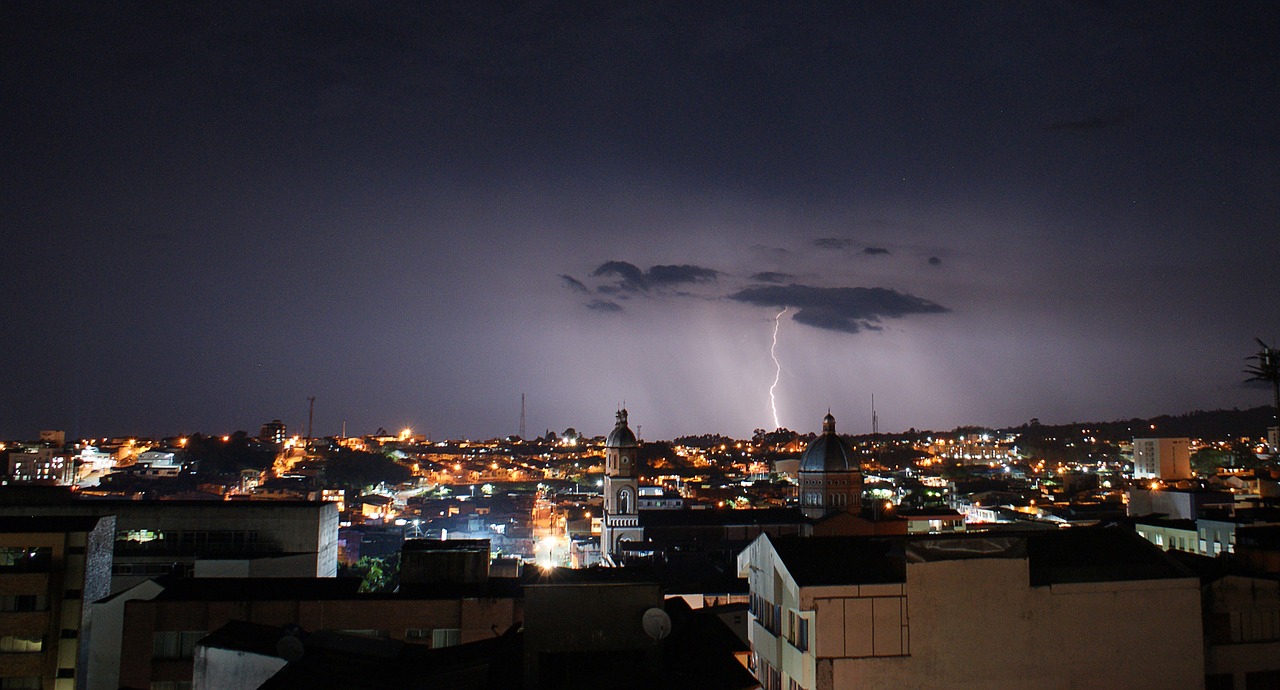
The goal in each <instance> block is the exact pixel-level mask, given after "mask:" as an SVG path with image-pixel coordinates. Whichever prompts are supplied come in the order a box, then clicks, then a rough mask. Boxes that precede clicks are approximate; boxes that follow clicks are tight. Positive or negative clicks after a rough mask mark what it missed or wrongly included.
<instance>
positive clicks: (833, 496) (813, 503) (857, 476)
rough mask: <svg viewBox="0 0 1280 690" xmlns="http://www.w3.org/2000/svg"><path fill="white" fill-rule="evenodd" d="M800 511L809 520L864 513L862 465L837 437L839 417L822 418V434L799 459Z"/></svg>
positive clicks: (828, 415)
mask: <svg viewBox="0 0 1280 690" xmlns="http://www.w3.org/2000/svg"><path fill="white" fill-rule="evenodd" d="M800 509H801V510H802V511H804V514H805V516H806V517H811V518H819V517H822V516H823V515H827V514H829V513H838V512H841V511H848V512H851V513H857V512H860V511H861V510H862V465H861V464H860V463H859V462H858V460H857V458H856V456H854V454H853V449H852V448H850V447H849V444H847V443H845V442H844V439H842V438H840V437H839V436H837V435H836V418H835V417H832V416H831V413H830V412H828V413H827V416H826V417H823V418H822V435H821V436H819V437H818V438H815V439H813V442H811V443H810V444H809V447H808V448H807V449H805V451H804V456H803V457H802V458H801V459H800Z"/></svg>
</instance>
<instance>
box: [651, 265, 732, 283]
mask: <svg viewBox="0 0 1280 690" xmlns="http://www.w3.org/2000/svg"><path fill="white" fill-rule="evenodd" d="M719 275H720V274H719V273H718V272H717V271H714V270H712V269H710V268H703V267H702V266H693V265H690V264H680V265H678V266H654V267H652V268H650V269H649V271H648V272H647V273H645V277H646V278H648V279H649V284H650V285H653V286H663V285H685V284H688V283H709V282H711V281H714V280H715V279H716V277H717V276H719Z"/></svg>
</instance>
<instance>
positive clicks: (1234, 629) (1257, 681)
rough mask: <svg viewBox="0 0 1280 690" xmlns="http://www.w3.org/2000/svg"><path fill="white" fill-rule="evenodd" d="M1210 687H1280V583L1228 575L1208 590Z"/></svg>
mask: <svg viewBox="0 0 1280 690" xmlns="http://www.w3.org/2000/svg"><path fill="white" fill-rule="evenodd" d="M1204 630H1205V650H1206V657H1205V688H1206V690H1250V689H1252V688H1275V687H1280V582H1277V581H1276V578H1275V577H1274V576H1271V577H1259V576H1252V575H1242V574H1226V575H1223V576H1221V577H1218V578H1215V579H1213V580H1212V581H1211V582H1209V583H1208V584H1206V585H1205V587H1204Z"/></svg>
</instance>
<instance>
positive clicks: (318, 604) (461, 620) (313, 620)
mask: <svg viewBox="0 0 1280 690" xmlns="http://www.w3.org/2000/svg"><path fill="white" fill-rule="evenodd" d="M522 616H523V607H522V606H521V603H520V601H519V600H516V599H438V600H434V599H409V598H402V597H386V598H374V597H361V598H358V599H340V600H320V601H296V600H295V601H243V600H242V601H164V600H135V601H130V602H128V603H127V604H126V608H125V618H124V626H123V633H122V639H123V643H122V645H121V654H120V659H121V660H120V684H121V685H126V686H131V687H138V688H146V687H150V684H151V683H152V682H153V681H168V680H191V678H192V657H191V656H186V657H185V658H179V659H156V658H153V655H152V652H153V643H154V640H155V636H156V634H157V633H169V632H177V633H183V632H187V633H193V634H194V633H208V632H209V631H212V630H217V629H218V628H220V627H222V626H223V625H225V624H226V623H228V622H230V621H233V620H239V621H246V622H249V623H260V624H263V625H272V626H282V625H288V624H294V625H298V626H300V627H301V628H302V629H303V630H306V631H316V630H335V631H360V633H361V634H370V635H376V636H380V637H386V638H389V639H394V640H405V639H408V641H411V642H416V643H421V644H429V643H430V641H431V640H432V631H433V630H457V631H458V632H457V641H458V643H467V642H474V641H477V640H483V639H488V638H490V637H493V636H494V635H495V634H496V633H495V632H494V631H495V630H497V632H498V633H501V632H505V631H506V630H507V629H508V628H510V627H511V625H512V624H513V623H515V622H516V621H519V620H522ZM200 636H203V635H200ZM197 639H198V638H197ZM192 651H194V650H192Z"/></svg>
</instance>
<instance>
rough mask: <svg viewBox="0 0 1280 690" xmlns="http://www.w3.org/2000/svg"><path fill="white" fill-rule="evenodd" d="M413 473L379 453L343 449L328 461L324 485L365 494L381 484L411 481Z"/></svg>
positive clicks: (326, 462) (326, 461)
mask: <svg viewBox="0 0 1280 690" xmlns="http://www.w3.org/2000/svg"><path fill="white" fill-rule="evenodd" d="M412 476H413V471H412V470H410V469H409V468H408V467H405V466H404V465H401V464H400V463H398V462H396V461H395V460H392V459H391V458H388V457H387V456H385V455H379V454H378V453H365V452H360V451H350V450H345V449H344V450H340V451H338V452H337V453H336V454H334V455H332V456H330V457H329V458H328V459H327V460H325V466H324V477H325V483H326V484H327V485H328V486H331V487H338V488H342V489H346V490H348V491H351V492H355V493H363V492H364V491H365V489H367V488H369V487H371V486H377V485H378V484H399V483H401V482H406V481H409V479H410V478H411V477H412Z"/></svg>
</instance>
